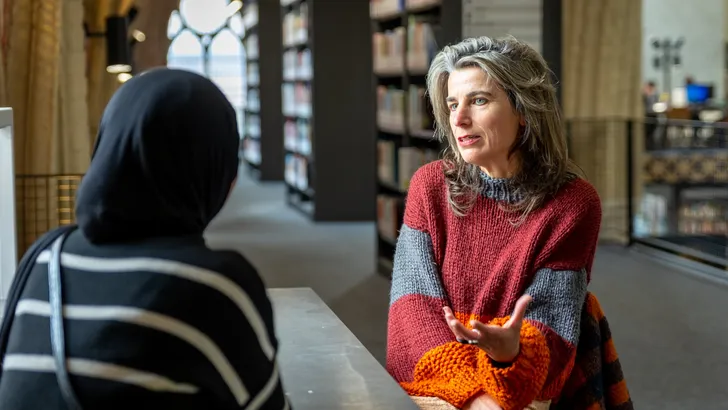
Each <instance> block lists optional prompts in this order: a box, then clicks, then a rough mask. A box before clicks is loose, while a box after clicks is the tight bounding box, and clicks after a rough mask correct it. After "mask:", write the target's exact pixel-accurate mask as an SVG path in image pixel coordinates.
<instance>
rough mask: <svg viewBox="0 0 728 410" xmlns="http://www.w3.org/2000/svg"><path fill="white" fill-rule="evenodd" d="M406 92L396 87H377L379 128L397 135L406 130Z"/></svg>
mask: <svg viewBox="0 0 728 410" xmlns="http://www.w3.org/2000/svg"><path fill="white" fill-rule="evenodd" d="M404 114H405V92H404V90H400V89H397V88H394V87H387V86H384V85H379V86H377V126H378V127H379V128H380V129H382V130H384V131H388V132H392V133H395V134H401V133H404V129H405V115H404Z"/></svg>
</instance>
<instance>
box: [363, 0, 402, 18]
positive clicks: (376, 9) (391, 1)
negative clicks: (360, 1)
mask: <svg viewBox="0 0 728 410" xmlns="http://www.w3.org/2000/svg"><path fill="white" fill-rule="evenodd" d="M404 6H405V0H371V1H370V2H369V16H370V17H371V18H373V19H379V18H388V17H393V16H396V15H397V14H399V13H401V12H402V11H403V10H404Z"/></svg>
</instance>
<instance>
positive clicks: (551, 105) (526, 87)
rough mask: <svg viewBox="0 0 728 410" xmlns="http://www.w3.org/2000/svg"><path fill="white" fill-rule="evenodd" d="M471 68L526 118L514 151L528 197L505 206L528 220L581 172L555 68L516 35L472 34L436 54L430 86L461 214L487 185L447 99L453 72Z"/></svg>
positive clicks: (520, 188) (516, 181) (452, 199)
mask: <svg viewBox="0 0 728 410" xmlns="http://www.w3.org/2000/svg"><path fill="white" fill-rule="evenodd" d="M469 67H478V68H480V69H482V70H483V71H484V72H485V73H486V74H487V75H488V76H489V77H490V79H491V80H493V81H495V83H496V84H498V86H499V87H500V88H501V89H502V90H503V91H504V92H505V93H506V95H507V96H508V99H509V100H510V102H511V105H512V106H513V108H514V110H515V111H516V112H517V113H519V114H521V115H522V116H523V118H524V119H525V127H523V129H522V133H521V135H520V136H519V137H518V138H517V139H516V142H515V144H514V145H513V146H512V147H511V149H510V152H509V154H511V155H513V154H518V155H520V156H521V169H520V170H519V172H518V173H517V174H516V175H515V176H514V177H513V179H512V181H511V183H512V185H513V188H514V189H515V190H516V193H517V194H518V195H519V196H520V197H521V198H523V199H522V200H521V201H520V202H518V203H516V204H508V205H505V204H503V205H502V206H504V207H505V208H508V209H509V210H512V211H516V212H520V214H521V217H520V218H519V220H520V221H523V219H525V218H526V216H528V214H529V213H531V212H532V211H533V210H535V209H537V208H538V207H540V206H541V205H542V204H543V202H544V201H545V200H546V198H547V197H548V196H550V195H552V194H554V193H556V191H557V190H558V189H559V188H560V187H561V186H563V185H564V184H565V183H566V182H568V181H570V180H572V179H574V178H577V177H578V176H580V173H579V171H578V168H577V167H576V165H575V164H574V163H573V162H572V161H571V160H569V157H568V152H567V144H566V136H565V131H564V125H563V122H562V119H561V111H560V107H559V104H558V101H557V99H556V88H555V86H554V84H553V81H552V78H551V71H550V70H549V68H548V66H547V64H546V62H545V61H544V59H543V57H541V55H540V54H539V53H538V52H537V51H535V50H534V49H533V48H531V47H530V46H529V45H528V44H526V43H524V42H522V41H519V40H517V39H515V38H514V37H506V38H500V39H493V38H489V37H478V38H469V39H466V40H463V41H462V42H460V43H458V44H455V45H449V46H446V47H445V48H443V49H442V51H440V52H439V53H438V54H437V55H436V56H435V58H434V60H433V61H432V64H431V65H430V70H429V72H428V73H427V90H428V94H429V97H430V101H431V103H432V107H433V110H434V114H435V122H436V132H435V133H436V135H437V136H438V138H439V139H440V140H441V141H443V140H446V141H447V142H448V147H447V149H446V150H445V154H444V160H445V165H446V166H445V179H446V181H447V184H448V200H449V203H450V207H451V209H452V210H453V212H455V214H456V215H459V216H463V215H465V214H466V213H467V212H468V211H469V210H470V209H471V207H472V206H473V204H474V203H475V201H476V199H477V193H478V192H481V190H482V184H483V180H482V178H481V177H480V170H479V168H478V167H477V166H475V165H472V164H469V163H467V162H465V160H464V159H463V157H462V155H460V151H459V150H458V146H457V140H456V139H455V136H454V135H453V133H452V129H451V128H450V119H449V118H450V110H449V109H448V107H447V103H446V101H445V99H446V98H447V82H448V78H449V76H450V73H452V72H453V71H455V70H458V69H462V68H469Z"/></svg>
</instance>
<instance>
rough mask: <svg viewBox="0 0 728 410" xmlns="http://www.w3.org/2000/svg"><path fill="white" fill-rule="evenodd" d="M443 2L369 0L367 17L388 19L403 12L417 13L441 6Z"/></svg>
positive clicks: (429, 0)
mask: <svg viewBox="0 0 728 410" xmlns="http://www.w3.org/2000/svg"><path fill="white" fill-rule="evenodd" d="M442 1H443V0H371V1H370V2H369V15H370V16H371V18H373V19H381V18H388V17H392V16H396V15H397V14H400V13H402V12H403V11H404V10H410V11H417V10H422V9H425V8H428V7H431V6H434V5H438V4H441V3H442Z"/></svg>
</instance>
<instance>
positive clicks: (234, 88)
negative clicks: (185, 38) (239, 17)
mask: <svg viewBox="0 0 728 410" xmlns="http://www.w3.org/2000/svg"><path fill="white" fill-rule="evenodd" d="M244 60H245V50H244V49H243V44H242V43H241V41H240V39H239V38H238V37H237V36H236V35H235V34H234V33H233V32H232V31H231V30H229V29H224V30H222V31H221V32H220V33H219V34H218V35H216V36H215V38H214V39H213V40H212V44H210V79H211V80H212V81H214V82H215V83H216V84H217V85H218V87H220V89H222V91H223V92H224V93H225V95H226V96H227V97H228V99H229V100H230V103H231V104H232V105H233V106H234V107H235V109H236V110H238V111H241V110H242V108H243V105H244V101H245V83H244V79H245V64H244V63H243V61H244ZM238 125H239V126H240V127H241V128H242V125H243V124H238Z"/></svg>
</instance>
